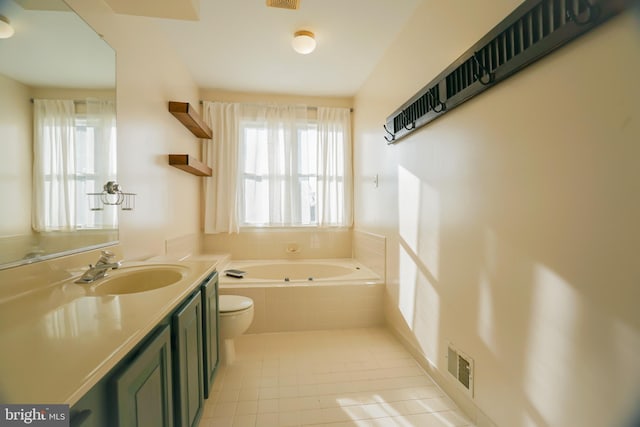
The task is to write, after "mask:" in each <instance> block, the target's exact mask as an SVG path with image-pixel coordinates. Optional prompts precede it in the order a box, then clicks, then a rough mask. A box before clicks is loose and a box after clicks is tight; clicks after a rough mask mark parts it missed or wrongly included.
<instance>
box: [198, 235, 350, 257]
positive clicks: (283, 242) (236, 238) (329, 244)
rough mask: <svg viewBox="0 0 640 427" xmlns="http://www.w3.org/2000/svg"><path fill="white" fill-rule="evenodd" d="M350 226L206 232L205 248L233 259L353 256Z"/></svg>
mask: <svg viewBox="0 0 640 427" xmlns="http://www.w3.org/2000/svg"><path fill="white" fill-rule="evenodd" d="M351 233H352V232H351V229H348V228H335V229H334V228H331V229H317V228H302V227H300V228H247V229H242V231H241V232H240V233H239V234H228V233H220V234H205V235H204V236H203V238H202V251H203V252H205V253H227V254H229V255H230V256H231V259H257V260H260V259H310V258H313V259H323V258H350V257H351V256H352V250H351V249H352V242H351V238H352V236H351Z"/></svg>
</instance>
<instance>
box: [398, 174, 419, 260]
mask: <svg viewBox="0 0 640 427" xmlns="http://www.w3.org/2000/svg"><path fill="white" fill-rule="evenodd" d="M419 223H420V179H418V177H417V176H415V175H413V174H412V173H411V172H409V171H408V170H406V169H405V168H403V167H402V166H398V233H399V234H400V237H402V239H403V240H404V241H405V242H406V243H407V245H408V246H409V248H411V250H412V251H413V253H415V254H417V253H418V232H419V227H418V225H419Z"/></svg>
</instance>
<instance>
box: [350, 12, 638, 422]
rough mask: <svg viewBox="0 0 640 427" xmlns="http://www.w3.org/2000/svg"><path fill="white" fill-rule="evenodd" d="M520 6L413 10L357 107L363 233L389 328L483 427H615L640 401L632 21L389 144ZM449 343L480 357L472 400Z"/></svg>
mask: <svg viewBox="0 0 640 427" xmlns="http://www.w3.org/2000/svg"><path fill="white" fill-rule="evenodd" d="M518 3H519V2H518V1H516V0H512V1H503V2H468V1H465V0H454V1H449V2H424V3H423V4H422V6H420V7H419V8H418V9H417V10H416V13H415V15H414V16H413V18H412V20H411V21H410V22H409V23H408V25H407V26H406V28H405V29H404V30H403V32H402V33H401V34H400V35H399V37H398V39H397V40H396V41H395V43H394V44H393V45H392V46H391V48H390V49H389V50H388V51H387V53H386V55H385V56H384V57H383V59H382V61H381V62H380V64H379V65H378V66H377V67H376V69H375V70H374V72H373V74H372V75H371V76H370V78H369V79H368V81H367V83H366V84H365V85H364V86H363V88H361V90H360V91H359V92H358V94H357V96H356V101H355V130H354V134H355V170H356V229H358V230H363V231H369V232H375V233H378V234H382V235H385V236H386V237H387V254H388V255H387V296H388V298H387V302H388V304H387V307H388V313H387V315H388V319H389V321H390V323H391V325H392V326H393V328H394V329H396V330H397V331H398V332H399V333H401V334H402V335H403V336H404V337H405V338H406V339H407V341H409V342H411V343H412V345H414V346H415V349H416V350H417V351H418V352H419V353H420V354H422V355H423V356H424V357H425V358H426V359H427V360H428V362H429V363H431V364H433V366H435V371H434V373H435V376H436V378H438V379H439V380H440V381H441V383H442V384H443V385H444V387H445V388H447V389H448V390H450V391H453V393H454V395H455V396H456V397H457V398H458V401H459V402H461V403H462V404H463V407H464V408H465V409H466V410H467V411H468V412H469V413H470V415H471V416H472V417H473V418H475V419H476V420H477V421H478V423H479V425H490V420H493V422H495V424H496V425H498V426H501V427H520V426H540V427H567V426H581V427H589V426H592V427H602V426H612V427H615V426H619V425H621V422H622V419H623V418H624V417H625V416H627V415H628V412H629V408H631V407H632V406H634V405H635V406H637V405H638V404H639V403H640V366H639V365H638V354H640V310H638V307H637V305H638V301H640V286H639V279H640V263H639V262H638V260H637V258H638V252H639V248H640V227H639V226H638V218H640V197H639V196H640V187H639V183H640V167H638V159H640V144H638V142H639V141H640V85H639V84H638V80H637V76H638V75H640V13H635V14H634V13H631V12H627V13H625V14H624V15H622V16H619V17H617V18H615V19H612V20H611V21H609V22H608V23H606V24H604V25H602V26H601V27H599V28H597V29H596V30H594V31H591V32H590V33H588V34H586V35H585V36H583V37H581V38H580V39H578V40H576V41H575V42H573V43H571V44H570V45H568V46H565V47H564V48H562V49H561V50H559V51H557V52H555V53H554V54H552V55H550V56H548V57H546V58H544V59H543V60H541V61H539V62H537V63H536V64H534V65H532V66H530V67H528V68H527V69H525V70H524V71H522V72H520V73H519V74H517V75H516V76H514V77H512V78H510V79H509V80H507V81H505V82H503V83H501V84H499V85H498V86H496V87H494V88H492V89H490V90H489V91H487V92H485V93H483V94H481V95H479V96H477V97H476V98H474V99H472V100H471V101H469V102H467V103H465V104H463V105H462V106H460V107H458V108H456V109H455V110H452V111H451V112H449V113H448V114H446V115H444V116H443V117H441V118H439V119H438V120H436V121H434V122H432V123H431V124H429V125H427V126H426V127H424V128H422V129H421V130H419V131H418V132H415V133H414V134H413V135H412V136H410V137H408V138H406V139H404V140H401V141H399V142H398V143H397V144H396V145H393V146H387V145H386V144H385V141H384V139H383V135H384V132H383V130H382V125H383V123H385V119H386V117H387V115H389V114H390V113H391V112H393V111H394V110H395V109H396V108H397V107H399V106H400V105H401V104H402V103H403V102H404V101H406V100H407V99H408V98H409V97H410V96H411V95H413V94H414V93H415V92H416V91H418V90H419V89H421V88H422V87H423V86H424V85H425V84H427V83H428V82H429V80H431V78H432V77H434V76H435V75H437V74H438V73H439V72H440V71H441V70H442V69H443V68H445V67H446V66H447V65H449V64H450V63H451V62H452V61H453V60H455V59H456V58H457V56H458V55H459V54H460V53H462V52H464V51H465V50H466V49H467V48H468V47H469V46H471V45H472V44H473V43H474V42H475V41H477V40H478V39H479V38H480V37H481V36H482V35H484V34H485V33H486V32H487V31H488V30H489V29H490V28H491V27H492V26H493V25H495V24H496V23H497V22H499V21H500V20H501V19H502V18H503V17H504V16H506V15H507V14H508V13H509V12H510V11H511V10H512V9H513V8H515V7H516V6H517V4H518ZM460 10H464V11H465V13H464V14H460V13H459V11H460ZM452 22H456V25H455V26H451V25H450V23H452ZM376 174H378V175H379V177H380V180H379V182H380V185H379V186H378V187H376V186H375V185H374V184H373V177H374V176H375V175H376ZM398 206H399V207H398ZM448 342H451V343H453V344H454V345H455V346H457V347H458V348H459V349H460V350H462V351H463V352H464V353H466V354H467V355H469V356H470V357H471V358H473V359H474V360H475V366H476V373H475V386H476V387H475V396H474V398H473V402H471V401H465V400H464V398H462V397H461V396H463V395H462V393H457V392H456V390H457V389H456V387H454V386H453V382H451V381H450V379H449V378H450V377H449V376H448V374H447V373H446V372H447V371H446V362H447V361H446V358H445V356H446V348H447V343H448Z"/></svg>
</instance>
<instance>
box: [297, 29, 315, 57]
mask: <svg viewBox="0 0 640 427" xmlns="http://www.w3.org/2000/svg"><path fill="white" fill-rule="evenodd" d="M291 46H293V50H295V51H296V52H298V53H300V54H302V55H307V54H309V53H311V52H313V51H314V49H315V48H316V39H315V38H314V35H313V33H312V32H311V31H307V30H300V31H296V32H295V33H293V41H292V42H291Z"/></svg>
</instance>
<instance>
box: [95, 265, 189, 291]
mask: <svg viewBox="0 0 640 427" xmlns="http://www.w3.org/2000/svg"><path fill="white" fill-rule="evenodd" d="M188 273H189V268H188V267H185V266H181V265H149V266H135V267H122V268H119V269H117V270H110V272H109V275H108V276H107V277H105V278H104V279H99V280H97V281H96V282H95V283H93V284H91V285H89V286H90V288H89V290H90V293H91V294H93V295H123V294H134V293H138V292H147V291H152V290H155V289H159V288H163V287H165V286H171V285H173V284H175V283H177V282H179V281H180V280H182V279H183V278H184V277H185V276H186V275H187V274H188Z"/></svg>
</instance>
